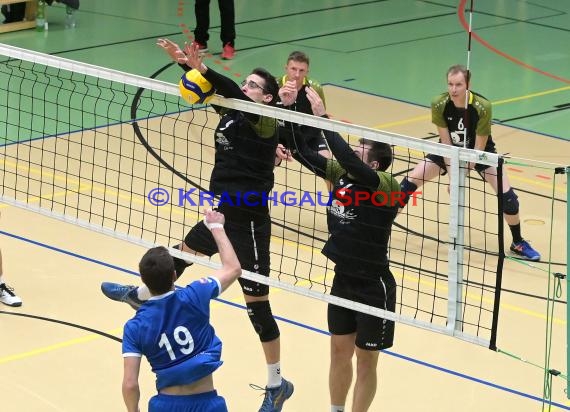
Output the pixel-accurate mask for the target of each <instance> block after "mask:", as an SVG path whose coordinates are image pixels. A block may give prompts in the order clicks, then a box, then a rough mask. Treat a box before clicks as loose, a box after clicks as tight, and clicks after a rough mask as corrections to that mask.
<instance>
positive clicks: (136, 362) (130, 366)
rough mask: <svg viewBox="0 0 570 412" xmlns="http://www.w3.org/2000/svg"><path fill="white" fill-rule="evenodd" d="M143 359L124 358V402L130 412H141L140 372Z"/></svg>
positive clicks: (134, 357)
mask: <svg viewBox="0 0 570 412" xmlns="http://www.w3.org/2000/svg"><path fill="white" fill-rule="evenodd" d="M140 366H141V358H139V357H136V356H129V357H126V358H124V368H123V386H122V390H123V400H124V401H125V405H126V406H127V411H128V412H139V400H140V397H141V392H140V388H139V371H140Z"/></svg>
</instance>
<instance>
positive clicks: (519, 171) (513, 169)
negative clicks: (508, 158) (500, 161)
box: [508, 167, 522, 173]
mask: <svg viewBox="0 0 570 412" xmlns="http://www.w3.org/2000/svg"><path fill="white" fill-rule="evenodd" d="M508 169H509V171H511V172H518V173H522V170H521V169H515V168H514V167H509V168H508Z"/></svg>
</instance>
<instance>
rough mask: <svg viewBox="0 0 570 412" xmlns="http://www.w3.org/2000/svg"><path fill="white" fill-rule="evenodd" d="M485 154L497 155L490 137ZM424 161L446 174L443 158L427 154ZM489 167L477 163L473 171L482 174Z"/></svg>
mask: <svg viewBox="0 0 570 412" xmlns="http://www.w3.org/2000/svg"><path fill="white" fill-rule="evenodd" d="M485 152H487V153H497V149H496V148H495V142H493V139H492V138H491V137H489V139H487V144H486V145H485ZM426 159H429V160H431V161H432V162H434V163H435V164H436V165H438V166H439V167H440V168H441V169H442V170H443V173H442V175H445V174H447V167H446V166H445V160H444V158H443V156H440V155H435V154H428V155H427V156H426ZM489 167H490V166H489V165H481V164H479V163H477V164H475V170H476V171H477V172H479V173H483V172H484V171H485V170H486V169H488V168H489Z"/></svg>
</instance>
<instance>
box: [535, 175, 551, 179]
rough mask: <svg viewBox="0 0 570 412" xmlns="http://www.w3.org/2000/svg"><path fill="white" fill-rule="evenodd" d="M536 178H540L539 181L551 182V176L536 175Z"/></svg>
mask: <svg viewBox="0 0 570 412" xmlns="http://www.w3.org/2000/svg"><path fill="white" fill-rule="evenodd" d="M536 177H538V178H539V179H544V180H551V177H550V176H543V175H536Z"/></svg>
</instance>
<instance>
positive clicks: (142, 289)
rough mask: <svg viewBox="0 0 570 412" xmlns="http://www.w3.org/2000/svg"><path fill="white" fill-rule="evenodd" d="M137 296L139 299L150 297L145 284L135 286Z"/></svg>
mask: <svg viewBox="0 0 570 412" xmlns="http://www.w3.org/2000/svg"><path fill="white" fill-rule="evenodd" d="M137 298H139V299H140V300H149V299H150V290H148V287H147V286H146V285H142V286H139V287H138V288H137Z"/></svg>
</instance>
